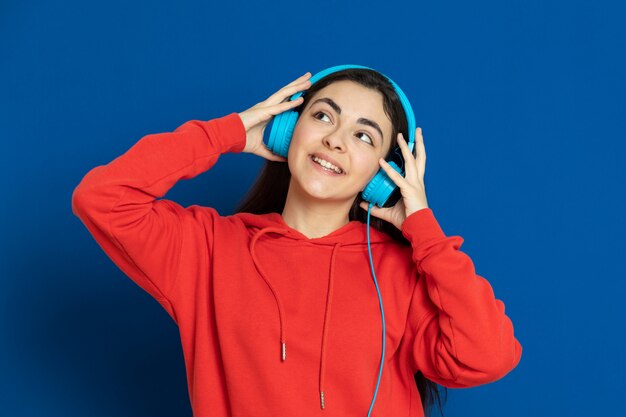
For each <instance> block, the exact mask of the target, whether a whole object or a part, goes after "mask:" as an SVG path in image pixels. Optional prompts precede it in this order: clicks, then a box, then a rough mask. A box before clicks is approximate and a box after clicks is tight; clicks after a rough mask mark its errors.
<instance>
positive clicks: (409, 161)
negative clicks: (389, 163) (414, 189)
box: [398, 133, 417, 179]
mask: <svg viewBox="0 0 626 417" xmlns="http://www.w3.org/2000/svg"><path fill="white" fill-rule="evenodd" d="M398 145H399V146H400V150H401V151H402V158H403V159H404V169H405V172H406V177H405V178H410V179H417V167H416V158H415V157H414V156H413V154H412V153H411V150H410V149H409V145H408V144H407V142H406V140H405V139H404V135H403V134H402V133H398Z"/></svg>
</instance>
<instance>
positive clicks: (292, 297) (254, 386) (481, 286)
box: [72, 113, 522, 417]
mask: <svg viewBox="0 0 626 417" xmlns="http://www.w3.org/2000/svg"><path fill="white" fill-rule="evenodd" d="M245 144H246V131H245V127H244V125H243V122H242V120H241V118H240V117H239V115H238V114H237V113H231V114H229V115H227V116H223V117H220V118H216V119H213V120H209V121H200V120H191V121H188V122H186V123H184V124H183V125H181V126H180V127H178V128H177V129H176V130H175V131H174V132H172V133H159V134H150V135H146V136H144V137H143V138H141V140H139V141H138V142H137V143H136V144H135V145H134V146H132V147H131V148H130V149H129V150H128V151H127V152H126V153H124V154H123V155H121V156H119V157H117V158H116V159H114V160H113V161H111V162H110V163H109V164H107V165H102V166H97V167H95V168H93V169H92V170H91V171H89V172H88V173H87V174H86V175H85V177H84V178H83V180H82V181H81V182H80V184H79V185H78V186H77V187H76V189H75V190H74V192H73V194H72V211H73V212H74V213H75V214H76V215H77V216H78V217H79V218H80V219H81V221H82V222H83V223H84V224H85V226H86V227H87V229H88V230H89V232H90V233H91V234H92V235H93V237H94V239H95V240H96V241H97V242H98V244H99V245H100V246H101V247H102V249H103V250H104V252H105V253H106V254H107V255H108V256H109V257H110V258H111V259H112V260H113V262H115V264H116V265H117V266H118V267H119V268H121V270H122V271H123V272H124V273H125V274H127V275H128V276H129V277H130V278H131V279H132V280H133V281H134V282H135V283H137V285H139V286H140V287H141V288H143V289H144V290H145V291H146V292H148V293H149V294H150V295H151V296H152V297H154V298H155V299H156V300H157V301H158V302H159V303H160V304H161V305H162V306H163V308H165V310H166V311H167V312H168V314H169V315H170V316H171V317H172V319H173V320H174V321H175V322H176V324H177V325H178V328H179V330H180V337H181V343H182V347H183V353H184V359H185V367H186V371H187V383H188V389H189V397H190V400H191V405H192V409H193V413H194V416H196V417H222V416H224V417H225V416H237V417H264V416H272V417H277V416H278V417H307V416H327V417H328V416H341V417H348V416H355V417H357V416H358V417H364V416H367V413H368V410H369V407H370V404H371V401H372V398H373V395H374V391H375V388H376V383H377V380H378V373H379V368H380V360H381V349H382V340H381V335H382V317H381V311H380V305H379V300H378V293H377V291H376V287H375V283H374V280H373V277H372V273H371V266H370V262H369V253H368V248H367V231H366V227H367V225H366V224H364V223H361V222H359V221H351V222H350V223H348V224H346V225H344V226H343V227H341V228H339V229H337V230H335V231H334V232H332V233H330V234H328V235H326V236H324V237H320V238H314V239H309V238H307V237H306V236H305V235H303V234H302V233H300V232H298V231H297V230H295V229H292V228H291V227H289V226H288V225H287V224H286V223H285V222H284V221H283V218H282V217H281V215H280V214H279V213H270V214H263V215H257V214H250V213H237V214H233V215H228V216H222V215H220V214H219V213H218V212H217V211H216V210H215V209H214V208H211V207H202V206H198V205H192V206H189V207H186V208H184V207H182V206H180V205H179V204H177V203H175V202H173V201H171V200H166V199H159V198H161V197H163V196H164V195H165V194H166V193H167V191H168V190H169V189H171V188H172V187H173V186H174V184H176V182H177V181H179V180H181V179H190V178H194V177H196V176H197V175H199V174H201V173H203V172H205V171H207V170H209V169H210V168H211V167H212V166H213V165H214V164H215V163H216V162H217V160H218V158H219V156H220V154H222V153H226V152H234V153H239V152H242V151H243V148H244V146H245ZM402 233H403V235H404V236H405V237H406V238H407V239H408V240H409V241H410V242H411V246H407V245H403V244H401V243H399V242H397V241H395V240H393V239H392V238H391V237H389V236H388V235H387V234H385V233H383V232H380V231H378V230H376V229H374V228H371V230H370V239H371V250H372V258H373V262H374V269H375V273H376V278H377V282H378V285H379V288H380V292H381V295H382V300H383V308H384V312H385V324H386V331H387V333H386V340H385V343H386V349H385V361H384V365H383V374H382V377H381V381H380V387H379V391H378V394H377V396H376V402H375V405H374V408H373V410H372V414H371V415H372V416H377V417H382V416H388V417H396V416H412V417H418V416H419V417H422V416H423V415H424V414H423V409H422V403H421V400H420V395H419V391H418V389H417V386H416V384H415V381H414V379H413V378H414V373H415V372H416V371H418V370H419V371H421V372H422V373H423V374H424V375H425V376H426V377H427V378H428V379H430V380H432V381H435V382H437V383H438V384H441V385H444V386H446V387H451V388H460V387H472V386H477V385H481V384H486V383H489V382H493V381H496V380H498V379H500V378H502V377H503V376H504V375H506V374H507V373H508V372H509V371H511V370H512V369H513V368H514V367H515V366H517V364H518V362H519V361H520V358H521V353H522V346H521V344H520V343H519V341H518V340H517V339H516V338H515V337H514V335H513V324H512V322H511V320H510V319H509V318H508V317H507V316H506V315H505V313H504V303H503V302H502V301H500V300H498V299H496V298H495V297H494V293H493V289H492V287H491V285H490V284H489V282H488V281H487V280H486V279H485V278H483V277H481V276H480V275H477V274H476V272H475V271H474V265H473V263H472V260H471V259H470V257H469V256H468V255H467V254H465V253H464V252H461V251H460V250H459V248H460V246H461V244H462V243H463V238H462V237H460V236H450V237H447V236H446V235H445V234H444V233H443V231H442V229H441V228H440V226H439V224H438V223H437V221H436V220H435V217H434V215H433V212H432V210H431V209H430V208H426V209H423V210H419V211H417V212H415V213H413V214H411V215H410V216H409V217H408V218H407V219H406V220H405V221H404V223H403V224H402Z"/></svg>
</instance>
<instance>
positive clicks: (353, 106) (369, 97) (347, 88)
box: [309, 80, 387, 123]
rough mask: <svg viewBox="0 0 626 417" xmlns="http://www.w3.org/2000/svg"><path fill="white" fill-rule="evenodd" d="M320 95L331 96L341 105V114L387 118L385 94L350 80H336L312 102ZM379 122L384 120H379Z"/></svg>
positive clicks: (316, 95)
mask: <svg viewBox="0 0 626 417" xmlns="http://www.w3.org/2000/svg"><path fill="white" fill-rule="evenodd" d="M320 97H331V98H332V99H333V100H334V101H335V102H336V103H337V104H338V105H339V107H341V110H342V111H341V114H342V115H344V114H346V115H349V116H354V117H355V118H358V117H367V116H382V117H384V118H387V116H386V115H385V110H384V107H383V95H382V93H381V92H379V91H377V90H373V89H371V88H367V87H365V86H363V85H361V84H359V83H356V82H354V81H350V80H341V81H335V82H334V83H332V84H329V85H327V86H326V87H324V88H322V89H321V90H319V91H317V92H316V93H315V95H314V97H312V99H311V101H310V104H312V103H313V101H315V100H317V99H318V98H320ZM310 104H309V105H310ZM377 121H378V122H379V123H380V122H384V121H383V120H377Z"/></svg>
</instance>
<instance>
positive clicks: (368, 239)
mask: <svg viewBox="0 0 626 417" xmlns="http://www.w3.org/2000/svg"><path fill="white" fill-rule="evenodd" d="M373 205H374V204H373V203H369V205H368V207H367V250H368V252H369V256H370V266H371V267H372V276H373V277H374V284H375V285H376V291H377V292H378V301H379V304H380V313H381V315H382V321H383V349H382V354H381V358H380V368H379V371H378V381H377V382H376V390H375V391H374V398H372V403H371V404H370V409H369V411H368V413H367V417H370V415H371V414H372V408H373V407H374V402H376V395H377V394H378V387H379V386H380V378H381V376H382V372H383V364H384V362H385V343H386V339H387V337H386V334H387V329H386V327H385V309H384V308H383V299H382V296H381V295H380V289H379V288H378V281H377V280H376V273H375V272H374V260H373V259H372V247H371V245H370V213H371V210H372V206H373Z"/></svg>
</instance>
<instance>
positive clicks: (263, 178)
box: [235, 68, 447, 416]
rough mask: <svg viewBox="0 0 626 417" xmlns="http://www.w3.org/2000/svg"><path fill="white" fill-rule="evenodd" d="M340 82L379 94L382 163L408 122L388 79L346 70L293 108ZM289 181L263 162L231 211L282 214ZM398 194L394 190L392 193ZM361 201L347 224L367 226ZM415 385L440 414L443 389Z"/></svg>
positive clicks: (385, 227)
mask: <svg viewBox="0 0 626 417" xmlns="http://www.w3.org/2000/svg"><path fill="white" fill-rule="evenodd" d="M341 80H349V81H354V82H356V83H359V84H360V85H362V86H364V87H367V88H370V89H372V90H376V91H379V92H380V93H381V94H382V95H383V108H384V111H385V114H386V115H387V117H389V120H390V121H391V125H392V134H391V146H390V148H389V151H388V152H387V155H386V156H385V159H386V160H389V158H390V157H391V156H392V153H393V152H394V151H395V148H396V147H397V136H398V132H402V135H403V137H404V138H406V139H407V140H408V137H409V134H408V133H409V132H408V123H407V120H406V116H405V112H404V108H403V107H402V103H401V102H400V99H399V98H398V95H397V93H396V90H395V88H394V87H393V85H392V84H391V83H390V82H389V80H388V79H387V78H386V77H385V76H384V75H383V74H381V73H379V72H377V71H374V70H370V69H365V68H349V69H344V70H341V71H336V72H333V73H331V74H328V75H327V76H325V77H323V78H321V79H320V80H318V81H317V82H316V83H314V84H313V85H311V87H310V88H308V89H307V90H305V92H304V93H303V97H304V101H303V102H302V103H301V104H300V105H299V106H297V107H295V108H293V110H294V111H297V112H298V114H299V115H301V114H302V110H303V109H304V108H305V107H306V105H307V103H308V102H309V101H310V100H311V99H312V98H313V97H314V96H315V94H316V92H317V91H319V90H321V89H322V88H324V87H326V86H328V85H329V84H331V83H333V82H337V81H341ZM290 180H291V172H290V171H289V165H288V164H287V163H286V162H280V161H270V160H267V159H266V161H265V165H264V166H263V168H262V169H261V172H260V173H259V175H258V176H257V179H256V182H255V183H254V184H253V185H252V187H251V188H250V190H248V192H247V194H246V195H245V196H244V197H243V198H242V200H241V201H240V202H239V204H238V206H237V207H236V209H235V213H240V212H246V213H253V214H267V213H282V212H283V210H284V208H285V201H286V200H287V192H288V190H289V182H290ZM396 191H398V190H396ZM394 197H395V198H398V197H399V194H398V193H396V194H395V196H394V195H392V197H391V199H393V198H394ZM362 201H364V200H363V198H362V197H361V193H359V194H358V195H357V197H356V198H355V199H354V202H353V203H352V206H351V208H350V211H349V213H348V218H349V220H350V221H352V220H358V221H360V222H362V223H367V212H366V211H365V210H363V209H362V208H361V207H360V205H359V204H360V203H361V202H362ZM370 225H371V226H372V227H374V228H375V229H377V230H379V231H382V232H385V233H386V234H388V235H389V236H391V237H392V238H393V239H394V240H396V241H398V242H400V243H402V244H404V245H408V246H410V242H409V241H408V240H407V239H406V238H405V237H404V235H403V234H402V232H401V231H400V230H398V228H397V227H395V226H394V225H392V224H391V223H388V222H386V221H384V220H382V219H379V218H377V217H374V216H370ZM414 379H415V383H416V385H417V388H418V390H419V393H420V397H421V400H422V405H423V407H424V412H425V414H426V416H429V415H430V413H431V411H432V407H433V405H434V403H435V400H437V404H438V406H439V409H440V411H441V414H442V415H443V407H442V403H441V397H440V392H439V388H441V389H442V391H443V392H444V393H445V398H444V403H445V402H446V401H447V388H446V387H443V386H440V385H439V384H436V383H435V382H433V381H430V380H429V379H427V378H426V377H425V376H424V374H422V372H421V371H417V372H416V373H415V374H414Z"/></svg>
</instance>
